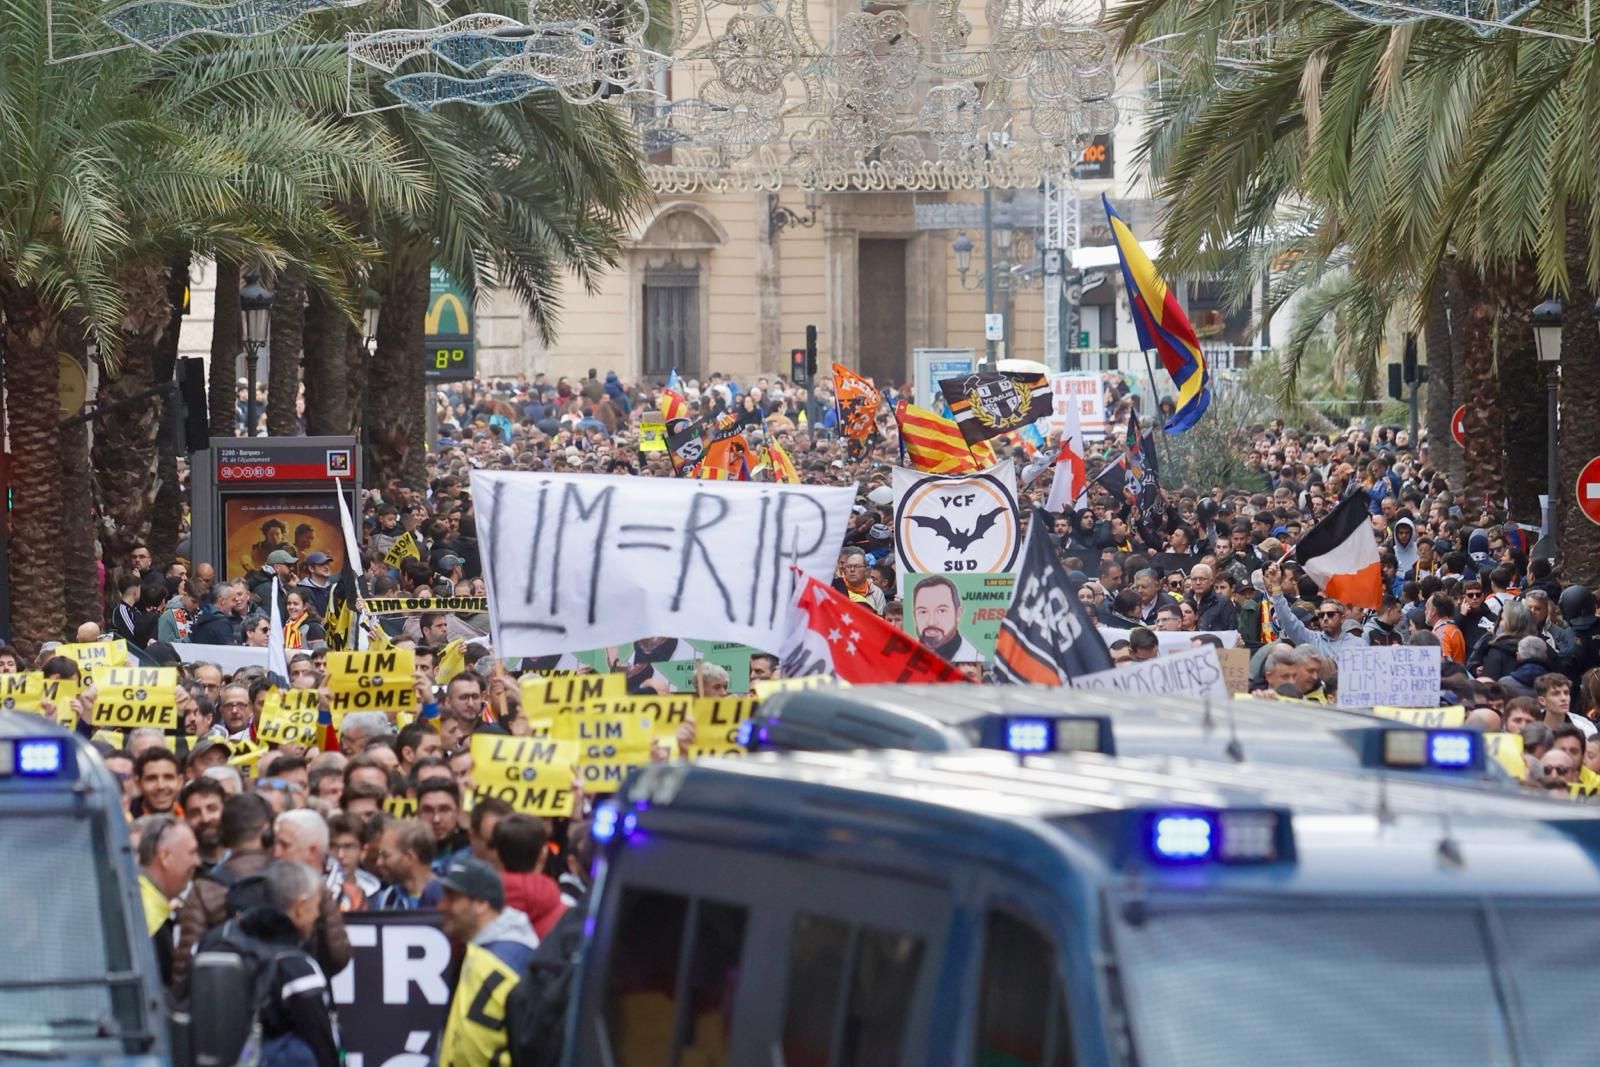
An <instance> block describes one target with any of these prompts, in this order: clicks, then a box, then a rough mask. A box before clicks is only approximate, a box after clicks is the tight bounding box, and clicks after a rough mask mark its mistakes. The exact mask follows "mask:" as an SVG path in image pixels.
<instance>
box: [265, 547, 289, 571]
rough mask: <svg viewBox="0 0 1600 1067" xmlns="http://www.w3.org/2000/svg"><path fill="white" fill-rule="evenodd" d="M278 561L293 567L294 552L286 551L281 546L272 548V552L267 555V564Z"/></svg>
mask: <svg viewBox="0 0 1600 1067" xmlns="http://www.w3.org/2000/svg"><path fill="white" fill-rule="evenodd" d="M279 563H282V564H284V565H285V566H288V567H293V566H294V563H295V560H294V553H292V552H286V551H284V550H283V549H281V548H278V549H274V550H273V551H272V554H271V555H270V556H268V557H267V564H268V565H269V566H272V565H276V564H279Z"/></svg>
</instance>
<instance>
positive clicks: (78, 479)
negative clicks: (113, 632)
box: [60, 325, 111, 625]
mask: <svg viewBox="0 0 1600 1067" xmlns="http://www.w3.org/2000/svg"><path fill="white" fill-rule="evenodd" d="M61 351H62V352H63V353H64V354H65V355H67V356H68V357H69V358H71V359H72V360H74V361H75V362H76V363H77V364H78V366H79V367H81V368H83V369H85V370H87V369H88V366H89V340H88V337H87V336H86V335H85V334H84V332H83V329H82V327H81V326H77V325H74V326H69V327H66V328H64V329H63V330H62V331H61ZM93 478H94V473H93V471H92V470H91V469H90V467H89V424H88V423H87V422H84V421H79V422H74V423H73V424H72V425H70V426H64V427H62V428H61V484H62V485H70V486H74V487H78V489H79V491H77V492H74V493H72V494H70V495H69V498H70V499H71V501H72V503H71V505H70V506H69V505H68V504H67V503H66V501H65V500H64V501H63V502H62V520H61V535H60V544H61V562H62V566H63V568H64V570H65V574H64V576H63V582H62V593H63V596H64V598H65V602H66V611H67V618H68V619H69V620H70V621H71V622H72V623H73V624H74V625H76V624H77V623H80V622H90V621H93V622H98V623H103V622H104V621H105V619H104V615H105V602H104V601H103V600H102V599H101V596H102V592H103V590H102V588H101V585H100V582H99V573H98V571H97V570H96V568H95V548H96V543H95V537H94V531H95V516H94V498H93V495H92V494H90V493H87V492H83V491H82V487H84V486H88V485H91V484H93ZM110 575H111V569H110V568H107V577H108V578H109V577H110Z"/></svg>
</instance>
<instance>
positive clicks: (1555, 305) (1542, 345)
mask: <svg viewBox="0 0 1600 1067" xmlns="http://www.w3.org/2000/svg"><path fill="white" fill-rule="evenodd" d="M1562 314H1563V309H1562V307H1561V301H1560V300H1557V299H1556V298H1555V297H1554V296H1552V297H1550V298H1549V299H1548V300H1546V301H1545V302H1544V303H1542V304H1540V305H1539V306H1538V307H1536V308H1534V309H1533V310H1532V311H1531V312H1529V313H1528V322H1529V324H1530V325H1532V326H1533V344H1534V347H1535V348H1537V349H1538V350H1539V362H1540V363H1543V364H1545V365H1546V366H1547V367H1548V368H1549V370H1548V371H1547V373H1546V374H1545V456H1544V464H1545V488H1546V493H1547V496H1546V500H1547V505H1546V508H1545V519H1544V533H1545V536H1546V537H1548V538H1550V539H1551V541H1552V542H1554V540H1555V536H1556V487H1557V485H1558V483H1557V481H1556V390H1557V388H1558V387H1559V385H1560V383H1561V319H1562Z"/></svg>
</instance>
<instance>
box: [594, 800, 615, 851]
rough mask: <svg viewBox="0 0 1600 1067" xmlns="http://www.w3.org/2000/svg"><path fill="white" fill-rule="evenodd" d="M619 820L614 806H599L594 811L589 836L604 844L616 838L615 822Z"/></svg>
mask: <svg viewBox="0 0 1600 1067" xmlns="http://www.w3.org/2000/svg"><path fill="white" fill-rule="evenodd" d="M620 818H621V816H620V813H619V812H618V811H617V809H616V807H615V806H614V805H611V804H601V805H600V806H599V807H597V808H595V809H594V822H593V823H592V824H591V825H590V826H589V836H590V837H592V838H594V839H595V840H596V841H598V842H600V843H601V844H602V845H603V844H605V843H606V842H607V841H610V840H611V839H612V838H613V837H616V836H617V821H618V820H619V819H620Z"/></svg>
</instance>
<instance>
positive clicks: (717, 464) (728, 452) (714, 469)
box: [700, 433, 750, 482]
mask: <svg viewBox="0 0 1600 1067" xmlns="http://www.w3.org/2000/svg"><path fill="white" fill-rule="evenodd" d="M700 477H702V478H707V479H710V480H711V481H715V482H748V481H749V480H750V442H749V441H748V440H747V439H746V438H745V436H744V434H742V433H741V434H734V435H733V436H732V437H724V438H722V439H721V440H718V441H713V442H711V443H710V444H709V445H707V446H706V454H705V456H704V458H702V459H701V460H700Z"/></svg>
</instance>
